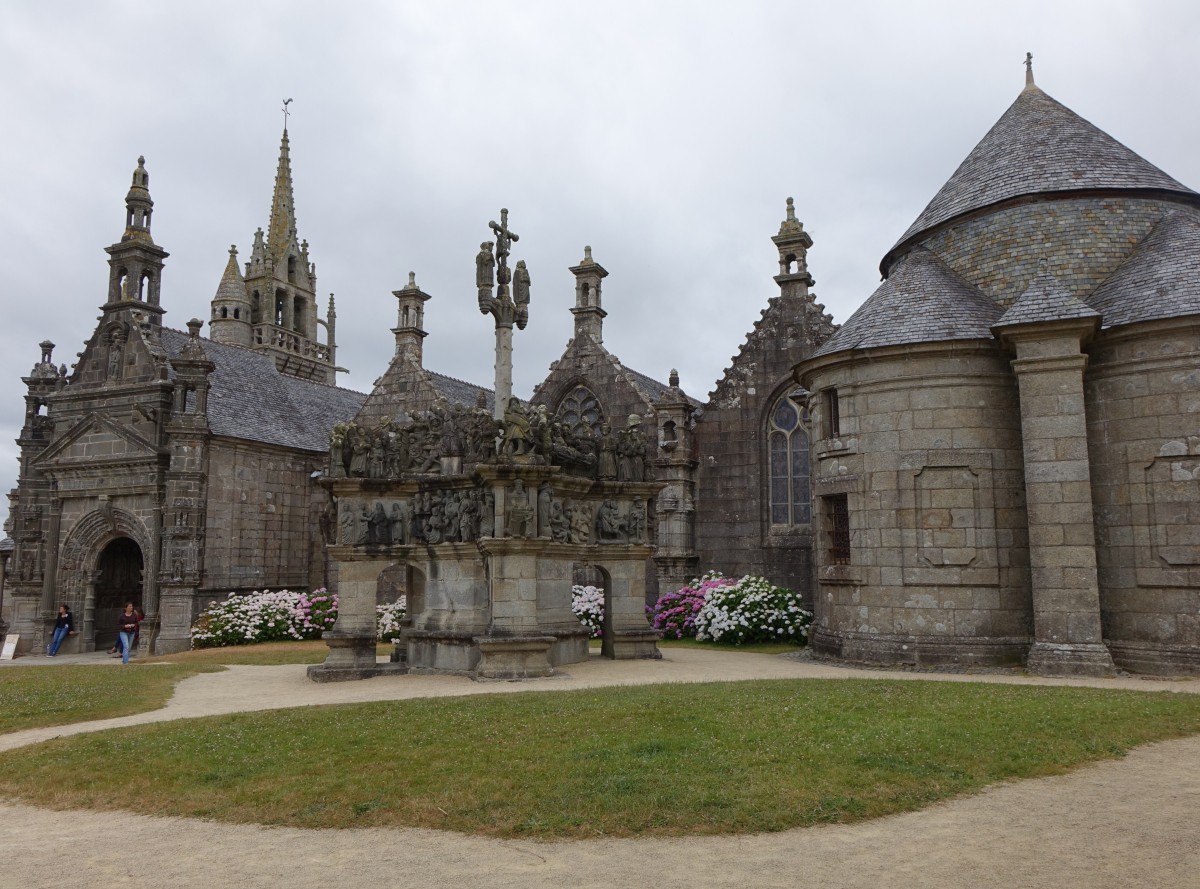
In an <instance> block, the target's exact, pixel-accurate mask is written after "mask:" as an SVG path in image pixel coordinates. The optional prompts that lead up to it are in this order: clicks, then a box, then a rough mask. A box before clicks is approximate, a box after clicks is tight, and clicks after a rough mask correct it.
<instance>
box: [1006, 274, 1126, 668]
mask: <svg viewBox="0 0 1200 889" xmlns="http://www.w3.org/2000/svg"><path fill="white" fill-rule="evenodd" d="M1099 323H1100V316H1099V315H1098V314H1097V313H1096V312H1094V311H1093V310H1091V309H1090V308H1088V307H1086V306H1083V305H1082V304H1081V303H1078V302H1077V301H1075V300H1074V299H1073V298H1072V297H1070V296H1069V295H1067V294H1065V293H1064V292H1063V291H1062V289H1061V288H1059V287H1058V286H1057V283H1056V282H1055V281H1054V279H1053V278H1051V277H1050V276H1048V275H1039V277H1038V278H1037V279H1036V280H1035V282H1034V284H1033V285H1031V287H1030V288H1029V290H1028V291H1027V292H1026V294H1025V296H1023V297H1022V298H1021V299H1018V300H1017V301H1016V303H1014V305H1013V307H1012V308H1011V309H1010V310H1009V311H1008V312H1006V313H1005V315H1004V316H1003V317H1002V318H1001V319H1000V321H999V323H998V324H997V325H996V326H995V327H993V331H994V332H995V333H996V334H997V335H999V336H1000V337H1001V339H1002V340H1003V341H1005V342H1006V343H1007V344H1008V345H1009V346H1010V347H1012V348H1013V349H1015V351H1016V360H1014V361H1013V362H1012V368H1013V371H1014V373H1015V374H1016V377H1017V384H1018V386H1019V392H1020V399H1021V439H1022V447H1023V450H1024V462H1025V508H1026V512H1027V516H1028V523H1029V565H1030V575H1031V592H1032V597H1033V628H1034V642H1033V645H1032V646H1031V648H1030V650H1029V657H1028V666H1029V669H1030V670H1031V671H1033V672H1035V673H1041V674H1044V675H1074V676H1078V675H1093V676H1109V675H1112V674H1113V672H1114V667H1113V662H1112V656H1111V655H1110V654H1109V651H1108V648H1107V647H1106V646H1105V645H1104V640H1103V635H1102V628H1101V621H1100V588H1099V580H1098V576H1097V571H1096V530H1095V518H1094V513H1093V505H1092V486H1091V466H1090V461H1089V457H1088V442H1087V416H1086V413H1085V404H1086V399H1085V397H1084V389H1083V370H1084V367H1085V366H1086V365H1087V355H1085V354H1084V353H1083V351H1082V348H1081V346H1082V343H1083V342H1084V341H1085V340H1086V339H1087V337H1089V336H1090V335H1091V334H1092V333H1093V332H1094V331H1095V330H1096V328H1097V327H1098V326H1099Z"/></svg>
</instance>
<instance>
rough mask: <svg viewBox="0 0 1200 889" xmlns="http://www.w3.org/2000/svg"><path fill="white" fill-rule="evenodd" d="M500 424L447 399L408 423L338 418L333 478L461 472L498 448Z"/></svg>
mask: <svg viewBox="0 0 1200 889" xmlns="http://www.w3.org/2000/svg"><path fill="white" fill-rule="evenodd" d="M500 431H501V428H500V427H499V425H498V424H497V423H496V421H495V420H494V419H493V418H492V416H491V414H489V413H488V412H487V411H486V410H482V409H479V408H475V409H472V410H467V409H466V408H464V407H463V406H462V405H459V404H455V405H453V406H447V405H445V404H444V403H441V404H438V405H436V406H434V408H433V409H432V410H428V411H420V412H418V413H416V414H414V415H413V416H412V418H411V419H410V421H409V422H408V423H406V424H403V425H400V424H397V423H395V422H393V421H392V420H391V418H387V419H385V420H383V421H382V422H381V423H379V424H378V425H377V426H375V427H371V426H366V425H360V424H358V423H339V424H337V425H336V426H335V427H334V429H333V434H332V435H331V436H330V443H329V444H330V446H329V462H330V474H331V475H332V476H333V477H334V478H345V477H349V478H399V477H401V476H403V475H406V474H416V475H459V474H461V473H462V472H463V467H464V466H473V465H475V464H477V463H486V462H488V461H489V460H490V459H492V457H493V456H494V455H495V453H496V439H497V436H498V435H499V433H500Z"/></svg>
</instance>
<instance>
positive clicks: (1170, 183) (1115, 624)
mask: <svg viewBox="0 0 1200 889" xmlns="http://www.w3.org/2000/svg"><path fill="white" fill-rule="evenodd" d="M1198 266H1200V195H1198V194H1197V193H1196V192H1194V191H1192V190H1191V189H1189V188H1187V187H1185V186H1183V185H1181V184H1180V183H1179V182H1176V181H1175V180H1174V179H1173V178H1171V177H1170V176H1168V175H1167V174H1166V173H1164V172H1162V171H1161V170H1159V169H1158V168H1156V167H1154V166H1153V165H1152V164H1150V163H1148V162H1147V161H1145V160H1144V159H1142V158H1141V157H1139V156H1138V155H1136V154H1135V153H1133V152H1132V151H1130V150H1129V149H1128V148H1126V147H1125V146H1123V145H1121V144H1120V143H1118V142H1117V141H1116V140H1114V139H1113V138H1112V137H1110V136H1109V135H1107V134H1106V133H1104V132H1102V131H1101V130H1099V129H1097V128H1096V127H1095V126H1093V125H1092V124H1090V123H1088V122H1087V121H1085V120H1083V119H1082V118H1080V117H1079V116H1078V115H1076V114H1075V113H1074V112H1072V111H1070V110H1069V109H1068V108H1066V107H1064V106H1063V105H1061V104H1060V103H1058V102H1057V101H1055V100H1054V99H1052V98H1051V97H1050V96H1048V95H1046V93H1044V92H1043V91H1042V90H1041V89H1039V88H1038V87H1037V86H1036V85H1035V83H1034V81H1033V76H1032V69H1031V68H1030V71H1029V73H1028V75H1027V78H1026V85H1025V88H1024V90H1022V92H1021V94H1020V95H1019V96H1018V97H1017V100H1016V101H1015V102H1014V103H1013V104H1012V106H1011V107H1010V108H1009V109H1008V111H1006V112H1005V114H1004V115H1003V116H1002V117H1001V118H1000V120H999V121H998V122H997V123H996V125H995V126H994V127H993V128H992V129H991V131H990V132H988V134H987V135H986V136H984V138H983V140H982V141H981V142H980V143H979V144H978V145H977V146H976V147H975V149H974V150H973V151H972V152H971V153H970V154H969V155H968V156H967V158H966V160H964V161H963V163H962V164H961V165H960V166H959V168H958V169H957V170H956V171H955V173H954V174H953V175H952V176H951V177H950V179H949V181H948V182H946V184H945V185H944V186H943V187H942V188H941V190H940V191H939V192H938V193H937V195H936V196H935V197H934V198H933V200H932V201H931V202H930V203H929V206H927V207H926V208H925V210H924V211H923V212H922V213H921V214H920V215H919V216H918V217H917V220H916V221H915V222H914V223H913V224H912V225H911V226H910V227H909V229H908V230H907V231H906V232H905V233H904V235H903V236H902V237H901V238H900V240H899V241H898V242H897V243H896V245H895V246H894V247H893V248H892V249H891V250H890V251H889V252H888V253H887V255H886V256H885V257H884V258H883V262H882V264H881V271H882V273H883V276H884V281H883V283H882V284H881V285H880V287H879V288H878V290H876V291H875V293H874V294H873V295H872V296H871V297H870V298H869V299H868V300H867V301H866V302H865V303H864V304H863V305H862V306H861V307H860V308H859V310H858V311H857V312H855V313H854V315H853V316H852V317H851V318H850V319H849V320H848V321H847V322H846V323H845V324H844V325H843V326H842V327H841V329H840V330H839V331H838V332H837V333H836V334H834V335H833V336H832V337H831V338H830V339H829V340H827V341H826V342H825V343H824V344H823V345H822V347H821V348H820V349H819V350H817V352H816V353H815V354H814V355H813V357H812V358H810V359H808V360H806V361H804V362H802V363H801V364H800V365H799V366H798V367H797V369H796V376H797V379H798V381H799V382H801V384H802V385H804V386H805V387H806V388H807V389H808V390H809V391H810V393H811V405H812V413H813V418H814V434H813V438H814V444H813V457H814V465H813V493H814V501H815V503H814V505H815V512H816V513H817V525H818V534H817V544H816V547H815V553H814V557H815V558H814V560H815V563H816V574H817V578H816V589H815V591H814V605H815V608H816V622H815V626H814V630H813V634H812V644H813V646H814V648H815V649H816V650H817V651H818V652H821V653H824V654H826V655H830V656H835V657H841V658H845V659H849V660H856V661H867V662H875V663H888V664H897V663H908V664H1002V663H1020V662H1026V663H1027V664H1028V665H1029V667H1030V668H1031V669H1033V670H1035V671H1038V672H1043V673H1084V674H1101V675H1103V674H1105V673H1109V672H1112V670H1113V669H1114V666H1115V667H1119V668H1125V669H1130V670H1134V671H1137V672H1146V673H1160V674H1170V673H1183V672H1188V673H1195V672H1200V283H1198V281H1200V277H1198V275H1197V271H1200V268H1198Z"/></svg>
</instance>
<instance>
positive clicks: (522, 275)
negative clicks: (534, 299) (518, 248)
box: [513, 259, 529, 330]
mask: <svg viewBox="0 0 1200 889" xmlns="http://www.w3.org/2000/svg"><path fill="white" fill-rule="evenodd" d="M513 302H514V303H516V305H517V311H516V315H515V320H516V323H517V328H518V329H520V330H524V329H525V324H526V323H527V322H528V321H529V270H528V269H527V268H525V260H523V259H521V260H518V261H517V268H516V269H515V270H514V271H513Z"/></svg>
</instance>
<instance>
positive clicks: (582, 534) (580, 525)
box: [570, 503, 592, 544]
mask: <svg viewBox="0 0 1200 889" xmlns="http://www.w3.org/2000/svg"><path fill="white" fill-rule="evenodd" d="M570 514H571V542H572V543H575V544H585V543H591V542H592V508H591V507H590V506H588V504H586V503H576V504H574V505H573V506H572V507H571V511H570Z"/></svg>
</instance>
